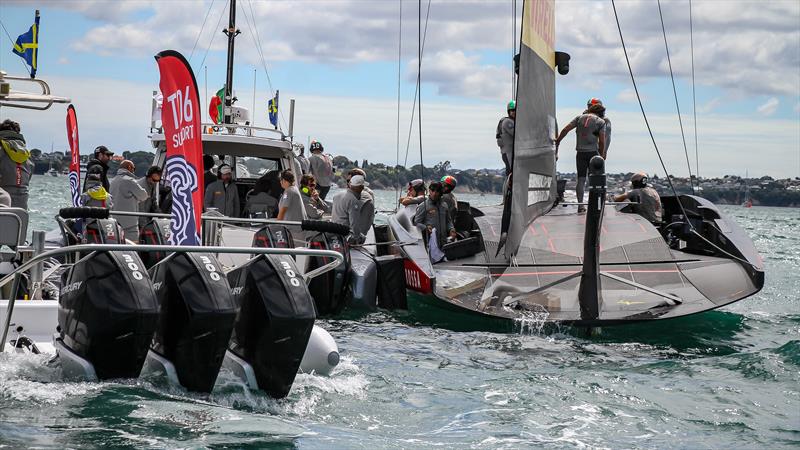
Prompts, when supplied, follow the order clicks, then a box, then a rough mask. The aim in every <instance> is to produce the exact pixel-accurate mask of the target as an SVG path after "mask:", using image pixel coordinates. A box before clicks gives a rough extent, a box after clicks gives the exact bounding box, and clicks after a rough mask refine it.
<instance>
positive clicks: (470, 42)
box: [0, 0, 800, 178]
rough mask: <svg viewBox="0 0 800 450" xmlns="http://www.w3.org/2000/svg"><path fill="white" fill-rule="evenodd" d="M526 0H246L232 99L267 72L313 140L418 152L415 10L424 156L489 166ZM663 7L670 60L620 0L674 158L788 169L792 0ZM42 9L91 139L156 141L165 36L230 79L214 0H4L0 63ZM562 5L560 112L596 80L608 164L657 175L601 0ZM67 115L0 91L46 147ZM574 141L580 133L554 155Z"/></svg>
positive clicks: (798, 32)
mask: <svg viewBox="0 0 800 450" xmlns="http://www.w3.org/2000/svg"><path fill="white" fill-rule="evenodd" d="M522 3H523V2H522V0H516V1H515V0H485V1H468V0H432V1H431V2H430V3H428V2H427V1H422V2H421V8H422V11H421V12H420V11H419V9H418V8H419V6H420V5H419V2H417V1H404V2H402V3H401V2H399V1H396V0H269V1H264V0H238V2H237V5H238V8H237V27H238V28H239V29H240V30H241V34H240V35H239V36H238V37H237V39H236V53H235V74H234V90H235V93H236V96H237V97H238V99H239V103H238V105H239V106H245V107H247V108H248V109H251V117H252V118H253V120H254V124H255V125H257V126H267V125H268V122H267V113H266V105H267V99H268V98H270V97H271V95H272V92H273V91H274V90H276V89H277V90H280V98H281V103H282V120H281V127H282V128H283V129H284V130H286V129H287V123H286V119H288V108H287V106H288V101H287V100H288V99H290V98H293V99H296V105H297V106H296V115H295V127H294V130H295V139H296V140H298V141H300V142H304V143H305V142H307V141H308V140H309V139H317V140H319V141H321V142H322V143H323V144H324V146H325V149H326V151H328V152H330V153H332V154H341V155H345V156H347V157H349V158H350V159H359V160H362V159H368V160H369V161H370V162H373V163H375V162H383V163H387V164H395V163H396V162H397V161H398V160H399V162H400V164H404V163H407V164H408V165H412V164H415V163H418V161H419V158H420V156H419V153H420V151H419V135H418V134H417V133H418V131H417V127H418V125H417V123H416V118H415V122H414V123H413V124H411V123H410V120H411V115H412V103H413V99H414V90H415V85H416V78H417V66H418V53H417V52H418V38H417V37H418V32H419V30H420V28H422V29H423V32H425V39H424V44H425V46H424V53H423V57H422V64H421V66H422V75H421V79H422V88H421V99H422V101H421V102H422V108H421V116H422V148H423V160H424V162H425V164H426V165H431V166H432V165H434V164H436V163H437V162H439V161H444V160H449V161H451V163H452V165H453V167H456V168H483V167H487V168H500V167H502V162H501V160H500V152H499V149H498V147H497V146H496V143H495V138H494V133H495V127H496V125H497V121H498V120H499V119H500V118H501V117H502V116H503V115H505V105H506V103H507V102H508V100H510V99H511V98H512V82H513V77H512V56H513V53H514V46H515V45H514V44H515V43H516V47H517V48H518V46H519V43H518V42H519V29H520V24H519V20H521V13H522V11H521V9H522ZM428 5H430V7H429V6H428ZM660 6H661V11H662V14H663V18H664V28H665V31H666V37H667V45H668V49H669V58H670V59H669V60H668V59H667V49H666V48H665V42H664V36H663V34H662V27H661V21H660V19H659V4H658V3H657V2H656V1H651V0H642V1H637V0H618V1H617V4H616V7H617V12H618V14H619V20H620V25H621V29H622V33H623V37H624V39H625V43H626V46H627V48H628V54H629V56H630V59H631V64H632V69H633V72H634V75H635V78H636V83H637V87H638V88H639V91H640V94H641V96H642V100H643V107H644V110H645V112H646V114H647V119H648V121H649V122H650V125H651V127H652V129H653V135H654V138H655V141H656V144H657V145H658V148H659V149H660V151H661V154H662V156H663V158H664V162H665V164H666V167H667V170H668V171H669V173H671V174H673V175H676V176H686V175H687V174H688V173H689V170H690V169H689V167H691V171H692V173H694V174H697V173H698V168H699V174H700V175H701V176H703V177H715V176H723V175H727V174H737V175H745V173H747V174H748V175H749V176H751V177H755V176H763V175H771V176H773V177H780V178H785V177H798V176H800V2H798V1H797V0H787V1H782V0H771V1H737V0H732V1H716V0H709V1H702V0H694V1H692V2H691V4H690V2H689V1H688V0H676V1H669V0H664V1H662V2H661V5H660ZM515 7H516V18H517V22H516V24H515V22H514V10H515ZM690 7H691V16H690ZM36 8H39V9H40V10H41V26H40V38H39V42H40V51H39V71H38V74H37V76H38V77H39V78H42V79H45V80H46V81H47V82H48V83H49V84H50V86H51V88H52V92H53V93H54V94H55V95H60V96H65V97H70V98H71V99H72V102H73V104H74V105H75V107H76V110H77V113H78V123H79V128H80V137H81V146H82V148H83V149H84V150H83V151H84V152H87V151H88V150H89V149H93V148H94V147H95V146H97V145H100V144H103V145H106V146H108V147H109V148H111V149H113V150H115V151H118V152H121V151H125V150H130V151H135V150H149V149H150V148H151V146H150V141H149V138H148V135H149V124H150V122H149V121H150V108H151V99H152V92H153V90H155V89H157V88H158V70H157V67H156V64H155V60H154V59H153V55H155V54H156V53H158V52H159V51H161V50H165V49H173V50H177V51H179V52H181V53H183V54H184V55H185V56H186V57H187V59H189V61H190V63H191V65H192V68H193V70H194V72H195V75H196V78H197V81H198V84H199V89H200V91H201V92H200V95H201V102H203V103H205V104H206V105H207V104H208V96H209V95H213V93H214V92H216V91H217V90H218V89H219V88H221V87H222V85H223V84H224V82H225V59H226V39H225V36H224V35H223V34H222V33H221V31H220V30H221V29H222V28H223V27H224V26H226V23H227V20H228V13H227V9H228V6H227V1H226V0H214V1H211V0H160V1H146V0H132V1H122V0H119V1H118V0H84V1H79V0H58V1H49V2H43V1H39V2H36V1H21V0H2V1H0V22H2V25H3V27H4V28H5V31H3V33H2V34H0V68H2V70H4V71H6V72H8V73H9V74H10V75H24V74H25V68H24V67H23V64H22V63H21V61H22V60H21V58H19V57H17V56H16V55H14V54H13V53H11V46H12V42H11V39H10V38H13V39H16V37H17V35H19V34H22V33H24V32H26V31H27V30H28V27H30V25H31V23H32V22H33V16H34V10H35V9H36ZM428 8H430V9H429V10H428ZM420 14H421V17H422V20H421V23H420V21H419V20H418V15H420ZM426 17H427V20H426ZM556 17H557V22H556V49H557V50H559V51H564V52H567V53H569V54H570V55H571V57H572V58H571V61H570V72H569V74H568V75H565V76H560V75H557V79H556V82H557V91H556V99H557V100H556V102H557V105H556V107H557V120H558V123H559V124H560V126H563V125H564V124H566V123H567V122H569V121H570V120H571V119H572V118H573V117H574V116H576V115H577V114H580V113H581V111H582V110H583V107H584V106H585V103H586V101H587V100H588V99H589V98H592V97H597V98H600V99H602V100H603V102H604V104H605V106H606V108H607V116H608V117H609V118H610V119H611V121H612V124H613V135H612V145H611V148H610V150H609V154H608V163H607V170H608V171H609V172H632V171H640V170H644V171H646V172H648V173H650V174H651V175H653V174H658V175H661V176H663V175H664V170H663V169H662V168H661V166H660V163H659V159H658V156H657V154H656V152H655V150H654V146H653V143H652V141H651V139H650V136H649V134H648V132H647V128H646V126H645V122H644V119H643V117H642V113H641V111H640V109H639V104H638V102H637V100H636V96H635V93H634V90H633V86H632V83H631V79H630V75H629V73H628V69H627V65H626V63H625V58H624V55H623V52H622V46H621V44H620V36H619V32H618V29H617V26H616V23H615V20H614V12H613V9H612V4H611V2H610V0H608V1H583V0H565V1H557V2H556ZM690 18H691V21H692V28H691V29H692V33H691V34H690V26H689V25H690ZM420 24H421V25H422V26H421V27H420V26H419V25H420ZM426 24H427V25H426ZM426 26H427V28H426ZM425 30H427V31H425ZM515 38H516V39H515ZM692 47H693V50H694V51H693V52H692ZM262 56H263V58H262ZM692 56H693V58H692ZM692 59H693V60H694V63H693V64H692ZM670 63H671V65H672V69H673V73H674V75H675V91H676V92H677V97H678V104H677V107H676V100H675V96H674V94H673V86H672V83H671V81H670V73H669V64H670ZM692 66H694V78H695V83H694V96H695V99H696V100H695V101H694V102H693V84H692ZM254 87H255V89H254ZM254 91H255V96H254ZM254 100H255V102H254ZM254 104H255V108H253V105H254ZM695 105H696V106H695ZM677 108H679V109H680V112H681V115H680V118H681V122H682V125H683V131H684V133H683V134H684V136H685V142H686V148H685V149H684V139H682V137H681V128H680V125H681V123H680V122H679V120H678V118H679V116H678V114H677ZM203 109H204V110H206V109H207V108H203ZM695 111H696V123H697V127H696V133H695V114H694V113H695ZM65 115H66V107H64V106H63V105H56V106H54V107H52V108H51V109H50V110H48V111H45V112H28V111H20V110H16V109H10V108H2V109H0V118H2V119H5V118H13V119H15V120H17V121H19V122H20V123H21V125H22V127H23V133H24V134H25V137H26V139H27V141H28V144H29V147H31V148H34V147H35V148H41V149H44V150H48V149H49V148H50V147H51V145H52V146H53V147H54V148H55V149H62V150H63V149H65V148H66V146H67V140H66V131H65V125H64V117H65ZM415 115H416V116H417V117H419V111H417V113H415ZM398 117H399V127H398ZM204 120H206V121H207V120H208V119H207V118H204ZM695 138H696V142H697V146H695ZM573 145H574V133H572V135H571V136H570V137H568V138H567V139H565V141H564V142H563V143H562V147H561V149H562V150H561V154H562V155H563V151H564V150H565V149H570V148H572V146H573ZM687 153H688V159H689V162H688V164H687V156H686V154H687ZM406 155H408V156H406ZM698 163H699V164H698ZM574 164H575V162H574V158H569V157H567V158H564V157H563V156H562V158H561V159H560V160H559V164H558V170H559V171H561V172H574V170H575V167H574Z"/></svg>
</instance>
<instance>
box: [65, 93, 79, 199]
mask: <svg viewBox="0 0 800 450" xmlns="http://www.w3.org/2000/svg"><path fill="white" fill-rule="evenodd" d="M67 142H69V154H70V162H69V190H70V193H71V194H72V206H81V151H80V147H79V146H78V116H77V114H76V113H75V107H74V106H72V105H69V107H67Z"/></svg>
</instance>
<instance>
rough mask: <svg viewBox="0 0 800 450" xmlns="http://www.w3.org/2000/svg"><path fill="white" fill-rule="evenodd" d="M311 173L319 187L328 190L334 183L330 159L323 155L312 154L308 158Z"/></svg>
mask: <svg viewBox="0 0 800 450" xmlns="http://www.w3.org/2000/svg"><path fill="white" fill-rule="evenodd" d="M308 166H309V171H310V172H311V174H312V175H314V179H315V180H317V186H319V187H320V188H328V187H330V186H331V184H332V183H333V168H332V167H331V162H330V159H329V158H328V157H327V156H325V155H323V154H321V153H312V154H311V156H310V157H309V158H308Z"/></svg>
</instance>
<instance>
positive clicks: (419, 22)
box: [417, 0, 431, 180]
mask: <svg viewBox="0 0 800 450" xmlns="http://www.w3.org/2000/svg"><path fill="white" fill-rule="evenodd" d="M418 4H419V7H418V8H417V11H418V12H417V14H418V16H417V91H419V104H418V108H419V114H417V124H419V170H420V173H421V174H422V179H423V180H424V179H425V164H424V163H423V162H422V0H419V1H418ZM430 4H431V3H430V0H428V5H430ZM428 11H430V9H428ZM427 24H428V19H427V18H426V19H425V25H426V26H427Z"/></svg>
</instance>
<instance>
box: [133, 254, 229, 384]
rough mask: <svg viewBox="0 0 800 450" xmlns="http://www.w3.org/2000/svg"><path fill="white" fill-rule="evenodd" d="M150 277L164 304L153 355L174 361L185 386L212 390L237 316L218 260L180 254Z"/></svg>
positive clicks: (209, 255) (200, 255) (152, 271)
mask: <svg viewBox="0 0 800 450" xmlns="http://www.w3.org/2000/svg"><path fill="white" fill-rule="evenodd" d="M150 275H151V279H152V280H153V286H154V288H155V291H156V295H157V297H158V302H159V304H160V305H161V307H160V309H161V314H160V316H159V320H158V328H157V329H156V333H155V336H153V344H152V347H151V351H152V352H155V353H156V355H157V356H159V357H162V358H164V359H166V360H168V361H169V362H170V363H172V365H173V366H174V367H175V372H176V373H177V376H178V382H179V383H180V384H181V385H182V386H183V387H185V388H186V389H188V390H190V391H198V392H211V389H212V388H213V387H214V383H215V382H216V380H217V374H218V373H219V369H220V367H221V366H222V360H223V358H224V357H225V351H226V350H227V348H228V342H229V341H230V338H231V333H232V332H233V324H234V321H235V320H236V313H237V312H238V308H237V306H236V304H235V302H234V300H233V297H232V296H231V290H230V286H229V285H228V280H227V278H226V277H225V274H224V273H223V271H222V268H221V267H220V265H219V262H218V261H217V259H216V258H215V257H214V256H213V255H212V254H210V253H180V254H176V255H175V256H173V257H172V258H171V259H169V260H168V261H165V262H164V263H163V264H159V265H157V266H155V267H153V268H152V269H150ZM150 359H157V358H153V355H151V356H150V357H148V366H150V364H151V361H150ZM159 363H161V361H159ZM161 364H163V363H161Z"/></svg>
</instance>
